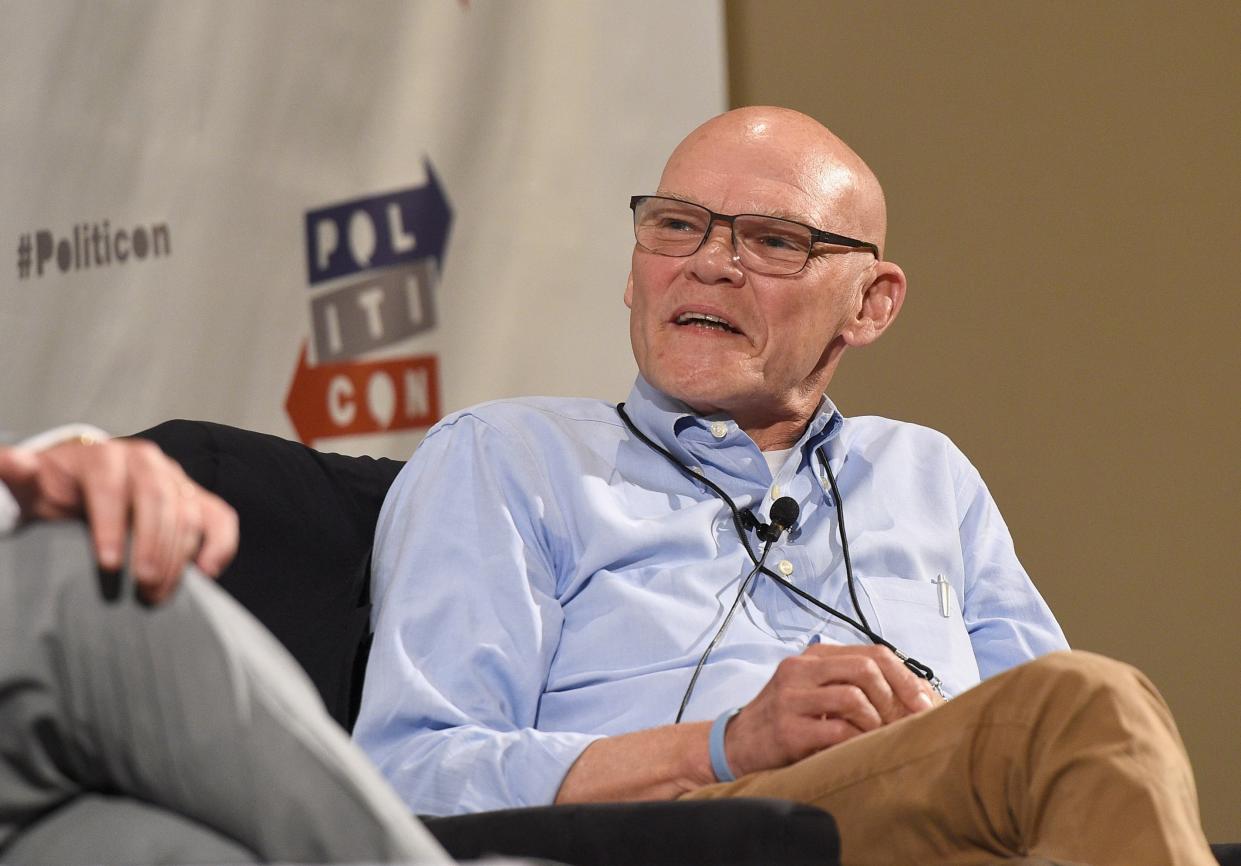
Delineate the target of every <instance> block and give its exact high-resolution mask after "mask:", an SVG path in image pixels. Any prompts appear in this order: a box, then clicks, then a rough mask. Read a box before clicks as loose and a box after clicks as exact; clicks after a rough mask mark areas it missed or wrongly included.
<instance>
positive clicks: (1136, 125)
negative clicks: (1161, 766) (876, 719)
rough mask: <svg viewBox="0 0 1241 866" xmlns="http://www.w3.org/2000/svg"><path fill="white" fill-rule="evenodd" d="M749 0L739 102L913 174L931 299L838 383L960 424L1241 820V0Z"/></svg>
mask: <svg viewBox="0 0 1241 866" xmlns="http://www.w3.org/2000/svg"><path fill="white" fill-rule="evenodd" d="M727 10H728V30H729V37H728V38H729V54H730V86H731V102H732V104H734V105H744V104H752V103H760V102H774V103H780V104H785V105H789V106H792V107H794V108H799V109H801V110H803V111H806V112H808V113H810V114H812V115H814V116H815V117H818V118H819V119H820V120H823V121H824V122H825V123H827V124H828V125H829V126H830V127H832V128H833V129H834V130H835V131H836V132H837V133H839V134H840V135H841V136H842V137H843V138H844V139H845V140H846V141H848V142H850V143H851V144H852V145H853V146H854V147H855V148H856V149H857V150H858V151H859V152H860V153H861V154H862V155H863V156H864V157H865V158H866V159H867V160H868V161H869V162H870V163H871V165H872V167H873V168H874V169H875V170H876V172H877V173H878V174H879V176H880V179H881V180H883V182H884V184H885V187H886V189H887V193H888V202H889V209H890V212H891V223H890V231H889V247H888V255H889V257H890V258H892V259H893V260H895V261H897V262H899V263H900V264H902V265H903V266H904V267H905V269H906V271H907V272H908V274H909V276H910V294H909V298H908V302H907V304H906V307H905V310H904V312H903V314H902V317H901V321H900V322H898V323H897V325H896V327H895V329H894V330H893V331H891V332H889V334H888V336H887V337H886V338H885V340H884V341H883V342H881V343H880V344H879V345H877V346H874V347H871V348H869V349H867V350H864V351H859V352H855V353H854V354H853V355H851V356H847V357H846V359H845V362H844V366H843V367H842V371H841V373H840V375H839V376H838V378H837V380H836V382H835V383H834V384H833V387H832V394H833V396H834V397H835V399H836V400H837V402H838V403H839V404H840V405H841V407H842V409H843V410H844V411H845V412H846V413H852V414H862V413H876V414H883V415H890V416H895V417H899V418H904V419H908V420H914V421H918V422H921V423H924V424H928V425H930V426H933V427H937V428H939V429H941V430H944V431H945V432H947V433H948V434H949V435H951V436H952V437H953V438H954V439H955V440H956V441H957V443H958V444H959V445H960V446H961V447H962V448H963V449H964V450H965V452H966V453H967V454H968V455H969V456H970V457H971V458H972V459H973V461H974V462H975V464H976V465H977V466H978V467H979V469H980V470H981V471H982V474H983V477H984V478H986V479H987V481H988V483H989V485H990V487H991V489H992V491H993V493H994V494H995V497H996V499H997V500H998V502H999V503H1000V507H1001V508H1002V509H1003V511H1004V514H1005V516H1006V518H1007V520H1008V522H1009V525H1010V527H1011V529H1012V531H1013V535H1014V537H1015V538H1016V541H1017V549H1018V553H1019V554H1020V555H1021V557H1022V559H1023V561H1024V563H1025V565H1026V567H1027V569H1028V570H1029V571H1030V573H1031V575H1032V576H1033V577H1034V579H1035V581H1036V582H1037V583H1038V585H1039V586H1040V587H1041V589H1042V591H1043V593H1044V595H1045V596H1046V597H1047V598H1048V600H1049V602H1050V603H1051V605H1052V607H1053V609H1054V610H1055V611H1056V612H1057V614H1058V615H1059V617H1060V621H1061V622H1062V623H1063V625H1064V627H1065V631H1066V632H1067V633H1068V636H1069V639H1070V641H1071V642H1072V643H1073V644H1074V645H1075V646H1077V647H1079V648H1083V649H1091V650H1097V651H1100V652H1103V653H1107V654H1109V655H1112V656H1115V657H1118V658H1121V659H1124V660H1126V661H1129V662H1132V663H1133V664H1136V665H1137V666H1139V667H1141V668H1142V669H1143V670H1145V671H1146V672H1147V673H1148V674H1149V675H1150V676H1151V677H1152V678H1153V679H1154V680H1155V682H1156V684H1157V685H1158V686H1159V688H1160V689H1161V690H1162V691H1163V693H1164V694H1165V696H1166V697H1167V698H1168V700H1169V702H1170V703H1171V704H1172V707H1173V709H1174V711H1175V713H1176V715H1177V718H1178V719H1179V721H1180V724H1181V729H1182V732H1183V735H1184V738H1185V740H1186V743H1187V745H1188V747H1189V751H1190V754H1191V757H1192V759H1193V762H1194V767H1195V770H1196V772H1197V775H1198V779H1199V785H1200V790H1201V800H1202V809H1203V817H1204V823H1205V825H1206V828H1207V832H1208V835H1209V836H1210V837H1211V838H1213V839H1215V840H1217V841H1222V840H1241V651H1239V650H1241V629H1238V625H1237V621H1238V618H1239V617H1241V554H1239V550H1241V543H1239V541H1238V539H1239V538H1241V472H1239V467H1241V457H1239V455H1238V450H1239V449H1241V441H1239V440H1241V437H1239V436H1238V433H1237V431H1238V430H1241V388H1239V387H1238V378H1239V375H1241V363H1239V353H1238V343H1239V338H1241V326H1239V324H1238V323H1239V322H1241V279H1239V277H1238V274H1239V273H1241V168H1239V165H1241V61H1239V59H1238V57H1239V55H1241V3H1234V2H1219V3H1210V2H1190V3H1180V4H1174V3H1171V2H1167V3H1158V2H1120V0H1117V2H1112V3H1102V2H1098V3H1090V2H1080V3H1068V2H1037V3H1036V2H1032V0H1031V2H1004V3H1001V2H983V0H971V2H953V3H919V2H891V0H888V2H847V3H846V2H834V0H833V2H772V0H729V2H728V4H727ZM828 228H830V226H829V227H828Z"/></svg>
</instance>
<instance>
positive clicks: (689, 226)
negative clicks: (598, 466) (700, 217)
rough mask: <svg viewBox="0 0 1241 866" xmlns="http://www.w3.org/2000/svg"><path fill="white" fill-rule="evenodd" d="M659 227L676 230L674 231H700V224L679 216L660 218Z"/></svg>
mask: <svg viewBox="0 0 1241 866" xmlns="http://www.w3.org/2000/svg"><path fill="white" fill-rule="evenodd" d="M659 227H660V228H661V229H667V230H668V231H674V232H696V231H698V226H696V225H694V224H693V223H691V222H689V221H688V220H683V219H680V218H679V217H665V218H664V219H662V220H660V222H659Z"/></svg>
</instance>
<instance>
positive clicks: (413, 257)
mask: <svg viewBox="0 0 1241 866" xmlns="http://www.w3.org/2000/svg"><path fill="white" fill-rule="evenodd" d="M424 166H425V168H426V173H427V182H426V183H425V184H424V185H423V186H417V187H411V188H409V189H403V190H397V191H395V192H390V193H384V194H382V195H375V196H368V197H365V198H358V199H353V200H351V201H345V202H340V203H338V204H332V205H328V206H327V207H322V208H319V209H317V210H312V211H307V213H306V269H307V274H308V276H309V282H310V285H311V286H314V285H316V284H317V283H322V282H324V281H326V280H333V279H336V278H337V277H343V276H348V275H350V274H356V273H359V272H361V271H369V270H371V269H373V268H386V267H391V266H393V265H400V264H408V263H412V262H416V261H419V260H421V259H426V258H428V257H429V258H432V259H434V260H435V264H436V268H437V270H438V269H439V268H440V267H441V266H442V264H443V257H444V250H445V249H446V248H447V246H448V233H449V229H450V227H451V225H452V208H451V207H450V206H449V204H448V198H447V197H446V196H445V195H444V190H443V188H442V187H441V186H440V184H439V180H438V179H437V178H436V175H435V171H434V170H433V169H432V168H431V163H430V161H429V160H428V161H426V162H425V163H424Z"/></svg>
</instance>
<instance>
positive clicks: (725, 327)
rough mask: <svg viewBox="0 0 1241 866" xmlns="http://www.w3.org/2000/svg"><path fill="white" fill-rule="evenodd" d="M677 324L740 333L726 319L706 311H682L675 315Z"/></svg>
mask: <svg viewBox="0 0 1241 866" xmlns="http://www.w3.org/2000/svg"><path fill="white" fill-rule="evenodd" d="M676 323H677V324H678V325H693V326H695V327H698V328H707V329H709V330H712V331H723V332H724V333H726V334H740V333H741V331H739V330H737V329H736V328H734V327H733V326H732V324H731V323H730V322H729V321H728V320H727V319H721V318H720V317H719V316H712V315H709V314H708V313H682V314H681V315H679V316H677V317H676Z"/></svg>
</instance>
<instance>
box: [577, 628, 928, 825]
mask: <svg viewBox="0 0 1241 866" xmlns="http://www.w3.org/2000/svg"><path fill="white" fill-rule="evenodd" d="M936 700H937V699H936V698H935V696H934V694H933V692H932V691H931V689H930V687H929V686H928V685H927V684H926V682H925V681H924V680H920V679H918V678H917V677H916V676H914V675H913V674H912V673H910V671H909V670H908V669H907V668H906V667H905V666H904V665H903V664H901V663H900V661H898V660H897V658H896V656H894V655H892V653H891V652H889V651H888V650H887V649H885V648H883V647H878V646H862V645H857V646H832V645H825V644H819V645H816V646H813V647H810V648H808V649H807V650H806V652H804V653H803V654H801V655H799V656H793V657H791V658H788V659H785V660H784V661H783V662H781V663H780V664H779V665H778V666H777V668H776V672H775V674H773V676H772V678H771V680H769V681H768V683H767V685H766V686H764V687H763V689H762V691H760V692H759V694H758V695H757V696H756V697H755V698H754V700H752V701H750V702H749V703H748V704H746V705H745V707H743V708H742V709H741V712H740V713H738V714H737V715H736V716H735V717H734V718H733V719H732V721H731V722H729V723H728V727H727V729H726V731H725V736H724V751H725V755H726V757H727V761H728V765H729V768H730V769H731V770H732V772H733V774H734V775H735V776H736V777H737V778H740V777H741V776H743V775H745V774H747V773H752V772H756V771H758V770H766V769H772V768H775V767H783V766H787V765H788V764H791V763H794V762H795V761H798V760H800V759H802V758H804V757H807V756H808V755H812V754H814V753H815V752H819V751H822V750H823V749H827V748H830V747H832V746H834V745H836V744H837V743H841V742H844V741H845V740H848V739H851V738H853V737H856V736H858V735H859V734H862V733H865V732H866V731H871V730H875V729H876V728H879V727H881V726H883V725H886V724H889V723H891V722H894V721H897V720H898V719H903V718H905V717H906V716H909V715H911V714H913V713H918V712H922V711H923V710H927V709H930V708H931V707H932V706H933V705H934V702H935V701H936ZM710 731H711V723H710V722H695V723H688V724H680V725H668V726H665V727H660V728H653V729H651V730H647V731H638V732H636V733H632V734H623V735H620V736H615V737H608V738H606V739H602V740H598V741H596V742H595V743H593V744H591V745H590V746H589V747H588V748H587V749H586V750H585V751H584V752H583V753H582V756H581V757H580V758H579V759H578V760H577V762H576V763H575V764H574V765H573V766H572V767H571V768H570V770H569V772H568V774H567V775H566V776H565V780H564V783H563V784H562V785H561V787H560V790H559V792H558V793H557V795H556V802H557V803H573V802H592V801H594V802H601V801H616V800H663V799H673V798H675V797H678V796H680V795H681V794H684V793H687V792H689V791H692V790H694V789H695V788H700V787H702V786H704V785H709V784H711V783H713V782H715V781H717V779H716V778H715V773H714V771H713V770H712V767H711V761H710V757H709V750H708V737H709V735H710Z"/></svg>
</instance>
